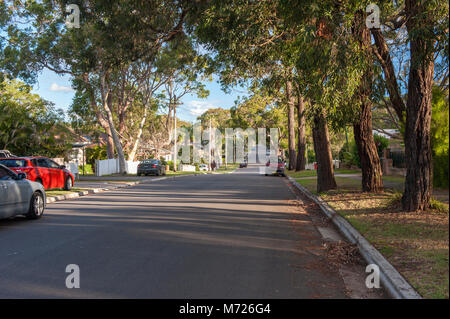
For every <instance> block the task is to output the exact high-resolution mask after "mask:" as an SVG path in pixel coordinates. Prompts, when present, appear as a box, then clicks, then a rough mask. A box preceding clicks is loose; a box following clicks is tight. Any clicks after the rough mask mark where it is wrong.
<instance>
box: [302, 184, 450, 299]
mask: <svg viewBox="0 0 450 319" xmlns="http://www.w3.org/2000/svg"><path fill="white" fill-rule="evenodd" d="M383 180H384V182H385V184H392V185H396V187H393V189H389V190H387V191H385V192H383V193H379V194H370V193H362V192H361V185H360V184H361V182H360V181H359V180H356V179H352V178H348V177H336V183H337V184H338V190H333V191H329V192H325V193H321V194H320V196H321V197H322V198H323V199H324V200H325V201H326V202H327V203H328V204H329V205H330V206H331V207H332V208H333V209H334V210H335V211H336V212H338V213H339V214H341V215H342V216H343V217H345V218H346V219H347V220H348V221H349V222H350V223H351V224H352V225H353V226H354V227H355V228H356V229H357V230H358V231H359V232H360V233H361V234H362V235H363V236H364V237H366V238H367V239H368V240H369V241H370V242H371V243H372V244H373V245H374V246H375V247H376V248H377V249H378V250H379V251H380V252H381V253H382V254H383V255H384V256H385V257H386V258H387V259H388V260H389V262H391V263H392V264H393V265H394V266H395V267H396V268H397V269H398V270H399V271H400V273H402V275H403V276H404V277H405V278H406V279H407V280H408V281H409V282H410V284H411V285H413V286H414V287H415V288H416V289H417V291H418V292H419V293H420V294H421V295H422V296H423V297H424V298H449V266H448V263H449V208H448V205H447V204H443V203H441V202H438V201H436V200H433V202H432V204H433V205H432V209H430V210H429V211H427V212H421V213H408V212H403V211H402V210H401V205H400V199H401V193H400V192H399V190H400V189H402V188H403V186H402V183H403V177H392V176H387V178H386V177H384V178H383ZM297 182H298V183H300V184H301V185H303V186H304V187H306V188H307V189H309V190H310V191H312V192H314V193H316V180H315V179H297ZM386 186H387V185H386Z"/></svg>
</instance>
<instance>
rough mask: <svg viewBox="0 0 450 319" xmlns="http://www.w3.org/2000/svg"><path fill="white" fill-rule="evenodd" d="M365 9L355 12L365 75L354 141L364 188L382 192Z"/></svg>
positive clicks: (360, 84) (360, 92)
mask: <svg viewBox="0 0 450 319" xmlns="http://www.w3.org/2000/svg"><path fill="white" fill-rule="evenodd" d="M365 20H366V19H365V15H364V12H362V11H359V12H358V13H357V14H356V15H355V21H354V25H353V36H354V37H355V39H356V40H357V41H358V42H359V47H360V49H361V50H362V59H363V60H364V61H363V65H364V66H363V68H364V72H363V76H362V77H361V80H360V83H359V87H358V90H357V94H358V100H359V103H360V111H359V118H358V119H357V121H356V122H355V123H354V125H353V131H354V133H355V142H356V145H357V147H358V154H359V158H360V162H361V170H362V190H363V191H364V192H380V191H382V190H383V180H382V170H381V163H380V158H379V156H378V151H377V146H376V144H375V140H374V138H373V133H372V102H371V101H370V96H371V95H372V78H373V69H372V64H373V63H372V55H371V51H370V50H371V38H370V30H369V29H368V28H367V26H366V22H365Z"/></svg>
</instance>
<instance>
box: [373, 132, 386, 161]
mask: <svg viewBox="0 0 450 319" xmlns="http://www.w3.org/2000/svg"><path fill="white" fill-rule="evenodd" d="M373 139H374V140H375V145H376V146H377V151H378V157H379V158H382V157H383V151H384V150H385V149H386V148H388V146H389V139H388V138H386V137H384V136H381V135H378V134H374V135H373Z"/></svg>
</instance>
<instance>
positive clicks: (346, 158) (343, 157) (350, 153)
mask: <svg viewBox="0 0 450 319" xmlns="http://www.w3.org/2000/svg"><path fill="white" fill-rule="evenodd" d="M339 160H340V161H341V162H342V163H343V164H344V165H347V166H357V167H361V162H360V159H359V154H358V146H357V145H356V143H355V141H354V140H353V139H352V140H351V141H349V143H345V144H344V146H343V147H342V148H341V150H340V151H339Z"/></svg>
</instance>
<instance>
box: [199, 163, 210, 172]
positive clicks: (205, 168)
mask: <svg viewBox="0 0 450 319" xmlns="http://www.w3.org/2000/svg"><path fill="white" fill-rule="evenodd" d="M198 169H199V171H208V165H206V164H200V165H199V166H198Z"/></svg>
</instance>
